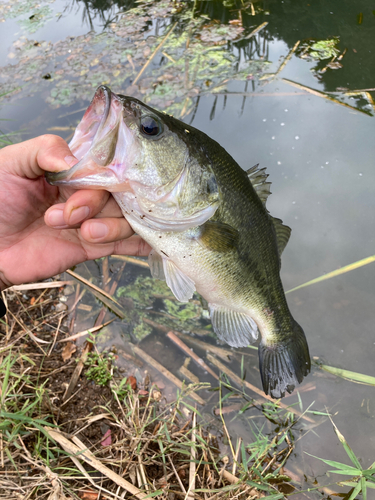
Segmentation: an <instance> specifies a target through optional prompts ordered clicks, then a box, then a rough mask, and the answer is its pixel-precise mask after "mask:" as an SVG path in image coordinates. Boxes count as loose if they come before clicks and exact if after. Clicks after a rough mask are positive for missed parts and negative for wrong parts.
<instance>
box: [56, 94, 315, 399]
mask: <svg viewBox="0 0 375 500" xmlns="http://www.w3.org/2000/svg"><path fill="white" fill-rule="evenodd" d="M100 116H101V120H100V124H99V125H97V120H98V117H100ZM93 120H96V121H95V123H96V126H95V127H91V125H92V123H93ZM115 127H116V128H115ZM91 130H92V133H90V131H91ZM69 146H70V148H71V150H72V152H73V154H76V155H78V159H79V160H80V161H79V163H77V164H76V165H75V166H74V167H73V168H72V169H70V170H68V171H65V172H59V173H57V174H46V177H47V180H48V181H49V182H50V183H51V184H56V185H70V186H72V187H76V188H94V189H107V190H108V191H110V192H112V193H113V196H114V198H115V200H116V201H117V203H118V204H119V206H120V208H121V210H122V212H123V214H124V217H125V218H126V219H127V220H128V222H129V224H130V225H131V226H132V228H133V229H134V231H135V232H136V233H138V234H139V235H140V236H141V237H142V238H143V239H144V240H145V241H147V242H148V243H149V244H150V245H151V247H152V248H153V250H152V252H151V253H150V256H149V264H150V269H151V274H152V275H153V276H154V277H156V278H159V279H165V280H166V282H167V284H168V286H169V287H170V288H171V290H172V292H173V293H174V295H175V296H176V298H177V299H178V300H180V301H182V302H187V301H188V300H189V299H190V298H191V297H192V295H193V293H194V292H195V291H197V292H198V293H200V294H201V295H202V297H204V298H205V299H206V301H207V302H208V308H209V311H210V317H211V321H212V325H213V329H214V331H215V333H216V334H217V336H218V337H219V338H220V339H221V340H223V341H225V342H227V343H228V344H229V345H231V346H232V347H243V346H246V345H248V344H250V343H252V342H254V341H255V340H256V338H257V337H258V333H260V336H261V340H260V344H259V348H258V353H259V367H260V373H261V377H262V383H263V389H264V391H265V393H266V394H270V395H271V396H272V397H274V398H279V397H283V396H284V395H285V392H289V393H290V392H292V391H293V389H294V387H295V386H296V385H297V384H298V383H300V382H301V381H302V379H303V377H304V376H306V375H307V374H308V373H309V371H310V356H309V350H308V345H307V342H306V337H305V334H304V332H303V330H302V328H301V327H300V326H299V324H298V323H297V322H296V321H295V320H294V318H293V317H292V315H291V313H290V311H289V308H288V305H287V302H286V298H285V294H284V290H283V287H282V283H281V279H280V255H281V253H282V251H283V249H284V247H285V245H286V244H287V242H288V239H289V236H290V228H288V227H287V226H284V225H283V224H282V221H280V220H279V219H275V218H273V217H271V215H270V214H269V213H268V211H267V209H266V207H265V203H266V199H267V196H268V195H269V193H270V191H269V185H270V183H269V182H267V181H266V179H267V174H266V173H265V170H264V169H259V168H258V166H255V167H253V168H251V169H250V170H248V172H245V171H244V170H243V169H242V168H241V167H240V166H239V165H238V164H237V163H236V162H235V160H234V159H233V158H232V157H231V156H230V154H229V153H227V152H226V151H225V149H224V148H222V147H221V146H220V145H219V144H218V143H217V142H216V141H214V140H213V139H211V138H210V137H208V136H207V135H206V134H204V133H203V132H201V131H199V130H197V129H195V128H194V127H192V126H190V125H186V124H185V123H183V122H181V121H179V120H177V119H175V118H173V117H171V116H168V115H165V114H164V113H161V112H159V111H157V110H155V109H152V108H150V107H149V106H147V105H145V104H143V103H142V102H141V101H139V100H137V99H135V98H132V97H128V96H121V95H116V94H114V93H112V92H111V91H110V89H108V88H107V87H104V86H102V87H99V88H98V90H97V92H96V94H95V96H94V99H93V101H92V102H91V104H90V106H89V108H88V110H87V111H86V113H85V115H84V117H83V119H82V121H81V123H80V124H79V125H78V127H77V130H76V132H75V135H74V137H73V139H72V142H71V143H70V145H69ZM98 152H100V158H99V157H97V155H98Z"/></svg>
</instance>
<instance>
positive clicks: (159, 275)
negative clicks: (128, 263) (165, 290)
mask: <svg viewBox="0 0 375 500" xmlns="http://www.w3.org/2000/svg"><path fill="white" fill-rule="evenodd" d="M148 265H149V266H150V271H151V276H152V277H153V278H156V279H157V280H163V281H165V274H164V266H163V259H162V257H160V255H159V254H158V253H157V252H155V250H151V252H150V253H149V256H148Z"/></svg>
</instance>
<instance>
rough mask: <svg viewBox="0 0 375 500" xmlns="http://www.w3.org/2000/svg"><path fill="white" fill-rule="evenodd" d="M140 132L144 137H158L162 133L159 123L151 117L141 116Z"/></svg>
mask: <svg viewBox="0 0 375 500" xmlns="http://www.w3.org/2000/svg"><path fill="white" fill-rule="evenodd" d="M141 132H142V134H143V135H146V136H153V137H155V136H158V135H159V134H160V133H161V132H162V126H161V123H160V122H159V120H157V119H155V118H154V117H152V116H142V118H141Z"/></svg>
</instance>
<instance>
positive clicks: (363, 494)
mask: <svg viewBox="0 0 375 500" xmlns="http://www.w3.org/2000/svg"><path fill="white" fill-rule="evenodd" d="M361 487H362V496H363V500H367V484H366V479H365V478H364V477H361Z"/></svg>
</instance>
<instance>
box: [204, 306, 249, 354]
mask: <svg viewBox="0 0 375 500" xmlns="http://www.w3.org/2000/svg"><path fill="white" fill-rule="evenodd" d="M208 308H209V311H210V316H211V322H212V326H213V328H214V331H215V333H216V335H217V336H218V337H219V339H220V340H222V341H223V342H226V343H227V344H229V345H230V346H232V347H246V346H247V345H249V344H252V343H253V342H254V341H255V340H256V339H257V338H258V327H257V324H256V323H255V321H254V320H253V319H252V318H250V316H248V315H247V314H244V313H241V312H237V311H233V310H232V309H228V308H226V307H224V306H219V305H216V304H208Z"/></svg>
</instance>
